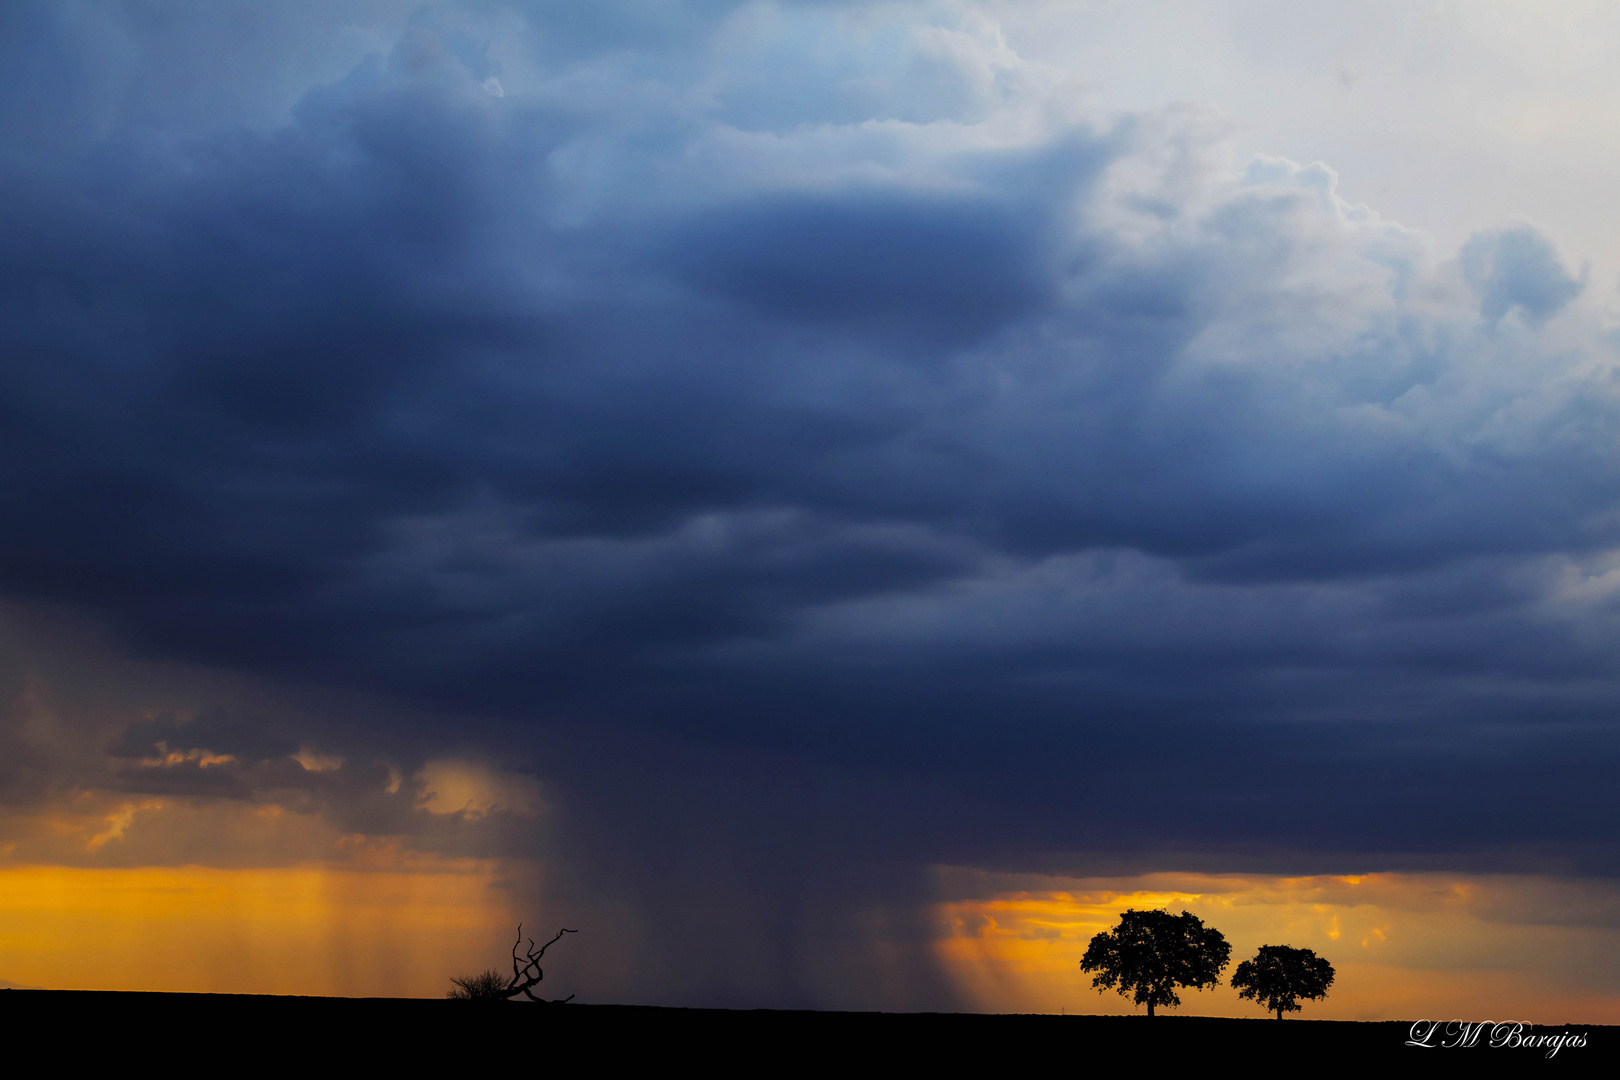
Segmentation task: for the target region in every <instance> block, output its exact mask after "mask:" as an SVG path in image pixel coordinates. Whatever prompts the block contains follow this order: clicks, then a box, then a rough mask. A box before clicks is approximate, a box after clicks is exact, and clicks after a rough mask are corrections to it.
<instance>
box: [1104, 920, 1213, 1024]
mask: <svg viewBox="0 0 1620 1080" xmlns="http://www.w3.org/2000/svg"><path fill="white" fill-rule="evenodd" d="M1231 955H1232V946H1231V945H1229V944H1227V942H1226V937H1225V935H1223V934H1222V933H1221V932H1220V931H1219V930H1216V929H1214V928H1213V927H1208V926H1205V925H1204V923H1203V920H1202V919H1200V918H1198V916H1196V915H1193V914H1191V913H1190V912H1186V911H1183V912H1182V913H1181V914H1180V915H1172V914H1170V913H1169V912H1168V911H1135V910H1131V911H1127V912H1125V913H1124V914H1122V915H1120V917H1119V925H1118V926H1116V927H1114V928H1113V929H1112V930H1110V931H1107V932H1106V933H1102V934H1098V935H1097V936H1096V937H1094V938H1092V939H1091V945H1090V947H1088V948H1087V949H1086V955H1085V958H1084V959H1082V960H1081V961H1080V970H1081V971H1087V972H1091V971H1095V972H1096V973H1097V975H1096V977H1095V978H1093V979H1092V980H1091V985H1092V986H1095V987H1096V988H1097V992H1098V993H1101V992H1102V991H1104V990H1118V991H1119V992H1120V993H1121V994H1129V995H1132V996H1134V998H1135V1000H1136V1003H1137V1004H1138V1005H1146V1006H1147V1011H1148V1015H1149V1016H1152V1015H1153V1010H1154V1008H1155V1007H1156V1006H1159V1005H1180V1004H1181V998H1180V997H1179V996H1178V995H1177V994H1176V988H1177V987H1181V986H1190V987H1195V988H1197V989H1200V990H1201V989H1203V988H1204V987H1206V986H1214V985H1216V984H1217V983H1219V982H1220V981H1221V969H1222V968H1224V967H1226V962H1227V960H1228V959H1229V958H1230V957H1231Z"/></svg>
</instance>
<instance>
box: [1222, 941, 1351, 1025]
mask: <svg viewBox="0 0 1620 1080" xmlns="http://www.w3.org/2000/svg"><path fill="white" fill-rule="evenodd" d="M1332 985H1333V965H1332V964H1330V963H1328V962H1327V961H1326V960H1323V959H1322V958H1321V957H1320V956H1317V955H1316V954H1315V953H1314V952H1312V951H1311V950H1309V949H1294V948H1290V947H1289V946H1287V945H1262V946H1260V952H1259V954H1258V955H1256V956H1255V958H1254V959H1253V960H1245V961H1243V963H1241V964H1239V965H1238V966H1237V970H1236V971H1234V972H1233V973H1232V988H1233V989H1234V990H1236V991H1237V992H1238V997H1244V998H1248V999H1249V1000H1251V1001H1258V1002H1260V1003H1261V1004H1262V1005H1264V1006H1265V1007H1266V1011H1268V1012H1275V1013H1276V1014H1277V1019H1279V1020H1281V1019H1282V1018H1283V1013H1285V1012H1299V1001H1298V999H1299V998H1309V999H1312V1000H1319V999H1321V998H1325V997H1327V992H1328V987H1330V986H1332Z"/></svg>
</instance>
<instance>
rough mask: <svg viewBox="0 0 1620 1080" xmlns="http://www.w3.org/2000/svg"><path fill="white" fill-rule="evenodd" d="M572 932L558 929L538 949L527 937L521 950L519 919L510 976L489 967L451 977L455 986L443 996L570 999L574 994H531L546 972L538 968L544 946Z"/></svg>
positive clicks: (559, 1002)
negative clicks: (527, 944)
mask: <svg viewBox="0 0 1620 1080" xmlns="http://www.w3.org/2000/svg"><path fill="white" fill-rule="evenodd" d="M572 933H575V931H573V930H558V931H557V936H556V937H554V938H552V939H551V940H550V941H548V942H546V943H545V944H544V945H542V946H540V947H539V948H538V949H536V948H535V947H534V939H533V938H530V939H529V947H528V949H527V950H526V951H525V952H523V953H521V954H520V953H519V952H518V947H519V946H521V945H522V944H523V924H522V923H518V933H517V940H516V941H514V942H513V943H512V977H511V978H510V979H509V978H507V977H506V976H505V975H502V974H501V973H500V972H498V971H495V970H493V969H491V970H489V971H484V972H480V973H479V974H477V975H466V976H463V977H461V978H452V979H451V980H450V981H451V982H452V983H453V984H454V985H455V988H454V989H453V990H451V991H450V992H449V993H448V994H447V995H446V996H447V997H451V998H455V999H456V1000H458V1001H505V1000H506V999H507V998H514V997H517V996H518V995H519V994H522V995H523V996H524V997H526V998H528V999H529V1000H530V1001H538V1002H540V1003H541V1004H542V1005H561V1004H562V1003H563V1002H565V1001H572V1000H573V999H574V995H573V994H569V995H568V996H567V997H565V998H560V999H558V1000H556V1001H547V1000H546V999H545V998H538V997H535V996H534V988H535V987H536V986H539V985H540V980H542V979H544V978H545V977H546V973H545V972H544V971H543V970H541V968H540V958H541V957H543V956H545V955H546V950H547V949H549V948H551V947H552V946H553V945H555V944H557V942H558V941H560V940H562V936H563V935H564V934H572Z"/></svg>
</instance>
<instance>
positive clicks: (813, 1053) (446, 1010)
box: [0, 990, 1620, 1080]
mask: <svg viewBox="0 0 1620 1080" xmlns="http://www.w3.org/2000/svg"><path fill="white" fill-rule="evenodd" d="M0 1017H3V1020H0V1023H3V1024H4V1030H5V1032H6V1034H7V1035H8V1036H9V1038H10V1040H11V1043H12V1046H13V1047H14V1048H18V1047H22V1046H33V1047H46V1048H50V1047H58V1048H60V1049H59V1051H57V1052H56V1053H54V1054H53V1055H52V1059H53V1060H56V1061H58V1062H59V1063H61V1064H64V1065H66V1064H68V1063H75V1064H78V1065H83V1064H87V1063H89V1062H92V1061H103V1062H104V1061H120V1060H122V1061H124V1062H127V1063H128V1064H130V1065H134V1064H135V1063H137V1062H156V1063H164V1064H167V1065H173V1066H175V1067H177V1068H184V1069H186V1070H187V1071H188V1072H189V1071H190V1070H192V1069H196V1068H202V1067H207V1068H208V1069H209V1070H210V1071H213V1070H215V1069H219V1070H225V1071H229V1072H232V1073H235V1072H239V1071H241V1070H242V1069H243V1068H244V1067H246V1068H249V1069H251V1071H252V1072H253V1074H254V1075H262V1074H265V1073H269V1074H275V1073H279V1072H290V1073H295V1074H303V1073H314V1074H318V1075H325V1074H326V1073H327V1072H328V1071H329V1070H331V1069H332V1068H344V1069H348V1068H357V1069H360V1068H363V1069H368V1070H371V1069H394V1068H402V1067H403V1068H410V1069H418V1070H422V1069H432V1070H434V1071H438V1070H440V1069H444V1068H465V1069H468V1070H472V1071H473V1072H474V1073H475V1074H476V1073H481V1072H482V1071H484V1070H487V1069H507V1068H518V1069H524V1070H538V1072H536V1075H539V1074H540V1073H546V1074H550V1073H552V1072H553V1071H554V1070H558V1069H561V1070H564V1072H565V1073H566V1074H568V1075H574V1074H575V1070H601V1069H621V1068H626V1067H636V1068H650V1069H658V1070H661V1071H662V1070H668V1069H674V1068H679V1069H682V1070H688V1069H698V1070H704V1071H707V1072H714V1071H721V1072H727V1073H729V1072H733V1071H736V1072H741V1071H744V1070H747V1071H749V1072H761V1073H764V1072H769V1073H772V1074H775V1073H779V1072H783V1071H791V1072H795V1073H797V1072H800V1071H802V1070H804V1069H806V1068H809V1069H812V1070H820V1069H849V1068H858V1069H861V1070H868V1069H873V1068H878V1069H907V1070H910V1069H916V1068H931V1069H941V1070H948V1071H950V1072H952V1073H960V1072H962V1071H973V1072H979V1071H983V1072H985V1074H986V1075H990V1074H991V1071H992V1070H993V1071H994V1072H995V1073H1013V1074H1016V1073H1022V1072H1041V1073H1046V1072H1049V1071H1051V1070H1052V1069H1054V1068H1057V1069H1060V1070H1061V1071H1063V1072H1068V1071H1070V1070H1085V1069H1089V1068H1095V1067H1108V1068H1118V1067H1122V1066H1125V1067H1128V1066H1129V1065H1132V1064H1150V1065H1151V1064H1164V1063H1186V1064H1195V1063H1200V1062H1202V1063H1211V1062H1215V1061H1232V1060H1238V1061H1256V1062H1283V1061H1288V1062H1292V1063H1293V1064H1294V1066H1295V1067H1296V1068H1297V1069H1309V1070H1317V1069H1320V1068H1321V1066H1322V1065H1323V1064H1324V1063H1327V1062H1335V1061H1344V1062H1347V1063H1353V1064H1359V1063H1362V1062H1388V1061H1396V1060H1400V1061H1403V1062H1406V1063H1408V1064H1411V1065H1418V1066H1419V1067H1423V1068H1427V1067H1430V1066H1433V1067H1441V1068H1454V1067H1457V1066H1459V1065H1461V1066H1464V1067H1468V1068H1475V1067H1486V1068H1488V1069H1489V1068H1494V1067H1497V1066H1502V1065H1509V1066H1533V1067H1538V1068H1542V1067H1550V1068H1575V1069H1581V1068H1582V1067H1583V1066H1585V1065H1593V1064H1598V1063H1604V1064H1605V1065H1606V1066H1607V1065H1611V1064H1612V1063H1613V1062H1615V1061H1616V1060H1617V1055H1616V1053H1615V1050H1616V1048H1617V1047H1620V1027H1600V1026H1597V1025H1592V1024H1571V1025H1568V1026H1567V1027H1564V1026H1560V1027H1540V1028H1535V1029H1527V1030H1526V1031H1525V1032H1524V1034H1534V1035H1557V1034H1561V1033H1565V1032H1568V1033H1572V1034H1582V1035H1584V1036H1585V1038H1586V1045H1585V1046H1566V1047H1564V1048H1562V1049H1560V1050H1559V1051H1558V1052H1557V1053H1556V1054H1555V1055H1554V1056H1553V1058H1552V1059H1551V1060H1547V1058H1546V1049H1545V1048H1536V1049H1529V1048H1525V1047H1517V1048H1512V1047H1497V1048H1491V1047H1489V1046H1487V1045H1486V1039H1485V1038H1482V1039H1481V1040H1480V1041H1479V1044H1478V1045H1476V1046H1474V1047H1472V1048H1459V1047H1453V1048H1449V1049H1447V1048H1439V1047H1436V1048H1431V1049H1424V1048H1414V1047H1409V1046H1406V1045H1404V1044H1405V1042H1406V1040H1407V1039H1408V1037H1409V1036H1410V1034H1411V1029H1412V1024H1411V1022H1410V1021H1388V1022H1381V1023H1353V1022H1349V1021H1336V1020H1302V1019H1295V1018H1290V1019H1287V1020H1282V1021H1278V1020H1275V1019H1266V1020H1259V1019H1253V1020H1250V1019H1244V1020H1234V1019H1219V1018H1211V1017H1199V1016H1177V1015H1175V1014H1173V1013H1170V1014H1164V1015H1160V1016H1156V1017H1154V1018H1153V1019H1151V1020H1149V1019H1148V1018H1147V1017H1145V1016H984V1015H974V1014H965V1013H838V1012H787V1011H771V1010H755V1011H744V1010H735V1011H733V1010H722V1009H665V1008H652V1007H647V1006H635V1005H580V1004H570V1005H556V1006H541V1005H533V1004H528V1003H523V1004H519V1003H515V1002H510V1003H509V1002H503V1003H496V1004H481V1003H468V1002H459V1001H447V1000H445V1001H441V1000H431V999H427V1000H424V999H413V998H314V997H263V996H255V995H247V994H134V993H112V992H99V991H69V990H0ZM1435 1041H1437V1042H1438V1041H1443V1040H1441V1039H1437V1040H1435ZM210 1063H211V1064H210ZM578 1075H586V1074H585V1073H579V1074H578ZM299 1080H303V1078H302V1075H300V1076H299Z"/></svg>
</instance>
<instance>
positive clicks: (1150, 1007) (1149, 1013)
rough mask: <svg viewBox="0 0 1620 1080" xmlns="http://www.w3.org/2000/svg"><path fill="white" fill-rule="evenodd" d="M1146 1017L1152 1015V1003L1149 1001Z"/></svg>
mask: <svg viewBox="0 0 1620 1080" xmlns="http://www.w3.org/2000/svg"><path fill="white" fill-rule="evenodd" d="M1148 1015H1149V1016H1152V1015H1153V1002H1151V1001H1150V1002H1148Z"/></svg>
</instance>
